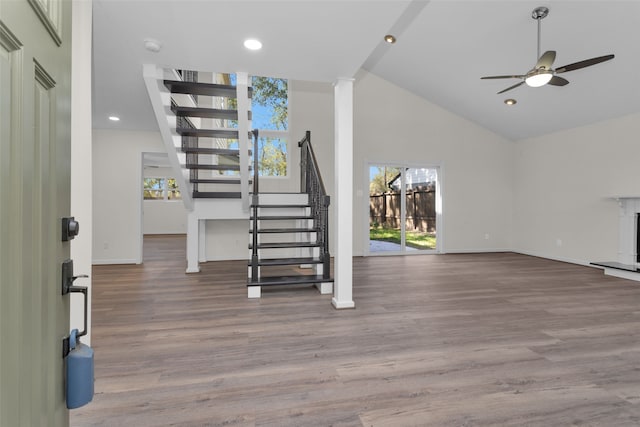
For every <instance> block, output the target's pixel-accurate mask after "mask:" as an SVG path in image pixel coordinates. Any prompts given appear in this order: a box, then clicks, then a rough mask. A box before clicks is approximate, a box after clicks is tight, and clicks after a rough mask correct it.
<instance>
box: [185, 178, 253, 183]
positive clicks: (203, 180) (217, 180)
mask: <svg viewBox="0 0 640 427" xmlns="http://www.w3.org/2000/svg"><path fill="white" fill-rule="evenodd" d="M189 182H192V183H194V184H240V180H239V179H236V178H234V179H223V178H197V179H190V180H189ZM249 182H251V181H249Z"/></svg>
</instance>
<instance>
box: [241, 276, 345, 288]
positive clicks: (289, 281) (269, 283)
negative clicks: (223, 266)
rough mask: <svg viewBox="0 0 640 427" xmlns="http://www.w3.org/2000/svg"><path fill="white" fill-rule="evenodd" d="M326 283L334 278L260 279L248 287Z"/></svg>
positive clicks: (285, 277)
mask: <svg viewBox="0 0 640 427" xmlns="http://www.w3.org/2000/svg"><path fill="white" fill-rule="evenodd" d="M321 282H322V283H325V282H333V278H326V279H325V278H324V277H323V276H319V275H298V276H271V277H260V278H259V279H258V280H257V281H255V282H252V281H251V279H249V281H248V282H247V286H274V285H301V284H305V283H309V284H311V283H321Z"/></svg>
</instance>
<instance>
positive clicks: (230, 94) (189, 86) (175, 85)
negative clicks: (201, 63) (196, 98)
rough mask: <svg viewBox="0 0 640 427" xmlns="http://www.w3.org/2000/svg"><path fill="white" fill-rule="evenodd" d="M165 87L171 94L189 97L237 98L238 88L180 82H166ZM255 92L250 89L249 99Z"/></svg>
mask: <svg viewBox="0 0 640 427" xmlns="http://www.w3.org/2000/svg"><path fill="white" fill-rule="evenodd" d="M164 85H165V86H166V87H167V89H169V90H170V91H171V93H184V94H188V95H208V96H223V97H226V98H236V96H237V95H236V87H235V86H231V85H221V84H215V83H200V82H183V81H179V80H165V81H164ZM252 92H253V90H252V89H251V88H249V98H251V94H252Z"/></svg>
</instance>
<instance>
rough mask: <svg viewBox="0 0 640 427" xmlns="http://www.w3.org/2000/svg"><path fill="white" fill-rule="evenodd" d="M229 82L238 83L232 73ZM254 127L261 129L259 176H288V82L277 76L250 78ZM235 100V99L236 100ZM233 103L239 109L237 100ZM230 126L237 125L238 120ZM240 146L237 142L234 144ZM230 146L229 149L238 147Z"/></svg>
mask: <svg viewBox="0 0 640 427" xmlns="http://www.w3.org/2000/svg"><path fill="white" fill-rule="evenodd" d="M229 82H230V83H231V84H232V85H235V84H236V76H235V75H234V74H231V75H230V76H229ZM251 86H252V88H253V95H252V97H251V114H252V118H251V120H252V127H253V128H254V129H258V131H259V136H260V138H259V141H258V173H259V174H260V176H287V174H288V169H287V158H288V151H289V143H288V141H289V82H288V80H287V79H279V78H275V77H261V76H253V77H252V78H251ZM233 101H235V100H233ZM233 101H232V102H231V104H230V106H231V107H232V108H236V105H234V102H233ZM228 126H230V127H237V122H236V121H228ZM235 144H236V146H235V147H237V142H236V143H235ZM235 147H232V146H231V145H230V147H229V148H235Z"/></svg>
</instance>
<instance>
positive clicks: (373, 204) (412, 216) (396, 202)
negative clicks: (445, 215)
mask: <svg viewBox="0 0 640 427" xmlns="http://www.w3.org/2000/svg"><path fill="white" fill-rule="evenodd" d="M401 197H402V195H401V193H400V192H399V191H398V192H395V191H389V192H386V193H382V194H372V195H369V219H370V222H369V223H370V224H378V225H381V226H384V227H390V228H400V221H402V219H401V217H400V206H401V203H400V202H401ZM406 197H407V199H406V209H407V214H406V218H405V228H406V230H407V231H421V232H434V231H435V230H436V191H435V189H434V188H432V187H427V188H423V187H419V188H415V189H412V190H407V192H406Z"/></svg>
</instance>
